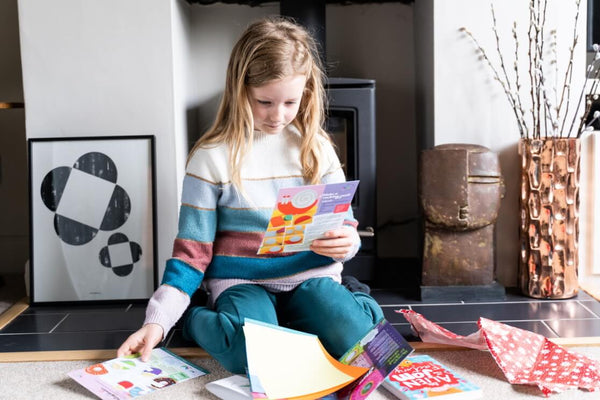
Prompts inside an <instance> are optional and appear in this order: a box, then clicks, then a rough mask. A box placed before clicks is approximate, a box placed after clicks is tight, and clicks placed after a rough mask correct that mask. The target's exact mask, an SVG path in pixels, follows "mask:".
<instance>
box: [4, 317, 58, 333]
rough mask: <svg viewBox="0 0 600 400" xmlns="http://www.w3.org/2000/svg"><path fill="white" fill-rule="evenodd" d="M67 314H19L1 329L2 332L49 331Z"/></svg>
mask: <svg viewBox="0 0 600 400" xmlns="http://www.w3.org/2000/svg"><path fill="white" fill-rule="evenodd" d="M65 316H66V314H40V315H37V314H30V315H23V314H21V315H19V316H18V317H17V318H15V319H14V320H13V321H12V322H11V323H9V324H8V325H7V326H5V327H4V329H2V330H0V335H2V334H15V333H27V334H28V333H48V332H50V331H51V330H52V329H53V328H54V327H56V325H57V324H58V323H59V322H60V321H61V320H62V319H63V318H65Z"/></svg>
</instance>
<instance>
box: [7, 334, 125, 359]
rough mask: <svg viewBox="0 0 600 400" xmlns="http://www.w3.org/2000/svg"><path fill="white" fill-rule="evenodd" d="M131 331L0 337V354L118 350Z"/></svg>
mask: <svg viewBox="0 0 600 400" xmlns="http://www.w3.org/2000/svg"><path fill="white" fill-rule="evenodd" d="M132 333H133V331H115V332H66V333H39V334H29V335H22V334H19V335H0V352H22V351H63V350H106V349H115V356H116V349H118V348H119V346H120V345H121V343H123V342H124V341H125V339H127V337H128V336H129V335H131V334H132Z"/></svg>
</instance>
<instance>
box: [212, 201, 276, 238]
mask: <svg viewBox="0 0 600 400" xmlns="http://www.w3.org/2000/svg"><path fill="white" fill-rule="evenodd" d="M272 213H273V209H272V208H268V209H264V208H261V209H253V210H249V209H246V210H236V209H232V208H227V207H223V208H219V230H220V231H236V232H257V231H264V230H265V229H267V225H269V218H271V214H272Z"/></svg>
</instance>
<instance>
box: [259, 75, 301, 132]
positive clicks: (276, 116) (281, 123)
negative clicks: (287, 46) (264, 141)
mask: <svg viewBox="0 0 600 400" xmlns="http://www.w3.org/2000/svg"><path fill="white" fill-rule="evenodd" d="M305 84H306V76H304V75H291V76H288V77H285V78H283V79H279V80H276V81H271V82H269V83H266V84H264V85H262V86H257V87H250V88H249V95H250V106H251V107H252V118H253V119H254V129H256V130H259V131H262V132H265V133H270V134H276V133H279V132H281V131H282V130H283V128H285V127H286V126H287V125H288V124H289V123H290V122H292V121H293V120H294V118H296V115H297V114H298V108H299V107H300V100H302V94H303V93H304V85H305Z"/></svg>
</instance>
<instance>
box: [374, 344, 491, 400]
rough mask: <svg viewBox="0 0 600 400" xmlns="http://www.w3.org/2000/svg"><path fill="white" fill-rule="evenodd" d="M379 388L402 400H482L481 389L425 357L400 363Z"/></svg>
mask: <svg viewBox="0 0 600 400" xmlns="http://www.w3.org/2000/svg"><path fill="white" fill-rule="evenodd" d="M383 387H385V388H386V389H387V390H389V391H390V392H392V393H393V394H394V395H395V396H396V397H398V398H399V399H402V400H417V399H429V398H433V397H435V398H436V399H443V398H448V399H456V400H458V399H462V400H467V399H480V398H482V397H483V392H482V390H481V388H479V387H478V386H477V385H475V384H473V383H471V382H469V381H468V380H466V379H465V378H463V377H462V376H460V375H459V374H457V373H456V372H454V371H452V370H451V369H450V368H448V367H446V366H445V365H443V364H441V363H440V362H439V361H437V360H436V359H435V358H433V357H431V356H428V355H426V354H421V355H414V356H411V357H408V358H406V359H405V360H404V361H402V363H400V365H399V366H397V367H396V368H395V369H394V371H392V373H391V374H390V375H389V376H388V377H387V378H386V379H385V381H384V382H383Z"/></svg>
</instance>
